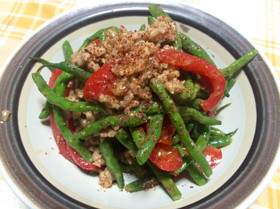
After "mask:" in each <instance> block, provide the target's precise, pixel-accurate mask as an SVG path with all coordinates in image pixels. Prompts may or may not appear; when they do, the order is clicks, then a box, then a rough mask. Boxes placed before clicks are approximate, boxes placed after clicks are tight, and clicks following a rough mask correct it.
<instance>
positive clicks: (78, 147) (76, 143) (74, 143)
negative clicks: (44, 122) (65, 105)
mask: <svg viewBox="0 0 280 209" xmlns="http://www.w3.org/2000/svg"><path fill="white" fill-rule="evenodd" d="M53 113H54V119H55V123H56V126H57V127H58V129H59V131H60V132H61V134H62V136H63V138H64V139H65V141H66V142H67V144H69V145H70V146H71V147H72V148H73V149H74V150H75V151H76V152H78V153H79V154H80V156H81V157H82V158H83V159H84V160H85V161H88V162H90V161H91V160H92V159H91V157H92V153H91V152H90V151H89V150H88V149H87V148H86V147H85V145H84V144H83V143H82V142H81V141H80V140H78V139H75V137H74V135H73V134H72V132H71V130H70V129H69V128H68V127H67V125H66V123H65V120H64V116H63V113H62V111H61V109H60V108H59V107H57V106H53Z"/></svg>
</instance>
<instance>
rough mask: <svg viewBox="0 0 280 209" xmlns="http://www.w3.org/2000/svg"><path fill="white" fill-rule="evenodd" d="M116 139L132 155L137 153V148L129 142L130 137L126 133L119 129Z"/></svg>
mask: <svg viewBox="0 0 280 209" xmlns="http://www.w3.org/2000/svg"><path fill="white" fill-rule="evenodd" d="M116 138H117V139H118V141H119V142H120V143H121V144H122V145H123V146H124V147H125V148H127V149H128V150H131V151H132V152H133V153H136V152H137V147H136V145H135V144H134V142H133V141H132V140H131V139H132V136H131V135H130V134H129V133H128V131H126V130H124V129H121V130H120V131H119V132H118V133H117V135H116Z"/></svg>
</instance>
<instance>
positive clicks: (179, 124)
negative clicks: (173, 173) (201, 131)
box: [149, 78, 212, 176]
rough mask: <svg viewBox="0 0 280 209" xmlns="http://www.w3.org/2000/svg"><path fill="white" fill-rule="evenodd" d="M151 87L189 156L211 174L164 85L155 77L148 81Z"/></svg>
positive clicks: (207, 174)
mask: <svg viewBox="0 0 280 209" xmlns="http://www.w3.org/2000/svg"><path fill="white" fill-rule="evenodd" d="M149 85H150V87H151V89H152V90H153V91H154V93H156V94H157V95H158V96H159V98H160V99H161V100H162V103H163V107H164V109H165V111H166V112H168V113H169V117H170V120H171V123H172V125H173V126H174V127H175V128H176V130H177V132H178V133H179V134H180V140H181V142H182V144H183V145H184V146H185V147H186V148H187V150H188V152H189V153H190V155H191V157H192V158H193V159H194V160H195V161H196V162H197V164H198V165H199V166H200V167H201V169H202V170H203V172H204V173H205V175H206V176H210V175H211V174H212V169H211V167H210V165H209V164H208V162H207V160H206V159H205V157H204V155H203V154H202V152H201V151H200V150H199V149H198V148H197V146H196V145H195V143H194V142H193V140H192V139H191V137H190V135H189V133H188V131H187V129H186V127H185V123H184V121H183V119H182V117H181V115H180V114H179V112H178V111H177V107H176V105H175V103H174V101H173V100H172V98H171V97H170V96H169V95H168V93H167V91H166V89H165V88H164V86H163V85H162V84H161V83H160V82H159V81H158V80H156V79H155V78H153V79H151V80H150V83H149Z"/></svg>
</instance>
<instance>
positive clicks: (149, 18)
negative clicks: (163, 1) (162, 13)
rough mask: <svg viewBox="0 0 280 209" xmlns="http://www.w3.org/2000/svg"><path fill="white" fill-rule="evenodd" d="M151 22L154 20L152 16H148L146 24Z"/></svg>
mask: <svg viewBox="0 0 280 209" xmlns="http://www.w3.org/2000/svg"><path fill="white" fill-rule="evenodd" d="M153 22H155V19H154V17H152V16H148V24H149V25H151V24H153Z"/></svg>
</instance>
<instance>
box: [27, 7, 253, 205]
mask: <svg viewBox="0 0 280 209" xmlns="http://www.w3.org/2000/svg"><path fill="white" fill-rule="evenodd" d="M149 11H150V13H151V16H149V17H148V24H147V25H146V24H143V25H142V26H141V28H139V30H136V31H129V30H127V29H126V28H125V27H124V26H122V25H121V26H119V27H116V26H112V27H108V28H104V29H100V30H99V31H97V32H96V33H94V34H93V35H92V36H90V37H88V38H87V39H86V40H85V41H84V42H83V44H82V46H81V47H80V48H79V49H78V50H77V51H75V52H73V49H72V48H71V45H70V43H69V42H68V41H67V40H66V41H65V42H64V43H63V46H62V50H63V52H64V56H65V60H64V61H62V62H60V63H51V62H49V61H47V60H44V59H42V58H39V57H31V59H32V60H35V61H36V62H40V63H42V66H41V67H40V68H39V69H38V71H37V72H35V73H33V74H32V78H33V80H34V82H35V84H36V85H37V87H38V89H39V91H40V92H41V93H42V95H44V96H45V97H46V99H47V101H46V103H45V105H44V108H43V110H42V112H41V113H40V116H39V118H40V119H46V118H49V120H50V124H51V128H52V131H53V134H54V137H55V141H56V143H57V145H58V148H59V151H60V154H61V155H62V156H63V157H65V158H66V159H67V160H69V161H70V162H72V163H74V164H76V165H77V166H79V167H80V168H82V169H83V170H87V171H88V172H89V173H90V174H92V175H94V176H97V175H98V176H99V184H100V185H101V186H102V187H104V188H109V187H111V186H112V185H113V184H114V182H116V183H117V186H118V187H119V188H120V189H123V188H124V189H125V190H126V191H128V192H137V191H141V190H147V189H149V188H152V187H154V186H156V185H158V184H161V185H162V186H163V188H165V189H166V191H167V193H168V194H169V195H170V197H171V198H172V199H173V200H179V199H180V198H181V192H180V191H179V189H178V188H177V186H176V184H175V182H174V181H173V178H172V177H173V176H177V175H179V174H181V173H183V172H188V174H189V176H190V177H191V179H190V180H192V181H194V182H195V183H196V184H197V185H204V184H206V183H207V181H208V178H209V177H210V176H211V174H212V172H213V171H212V169H213V168H214V167H215V166H217V165H218V163H219V161H220V160H221V159H222V151H221V148H222V147H224V146H227V145H229V144H230V143H231V142H232V136H233V135H234V134H235V132H236V131H237V130H233V131H232V132H231V133H224V132H223V131H222V130H220V129H218V128H217V126H216V125H221V121H220V120H218V119H217V118H216V115H217V114H219V112H220V111H222V110H223V109H224V108H227V107H228V106H229V105H230V104H228V105H225V106H223V107H219V104H220V101H221V100H222V99H223V98H224V97H228V96H229V91H230V89H231V87H232V86H233V85H234V83H235V81H236V78H235V77H234V75H235V73H236V72H237V71H238V70H239V69H241V68H242V67H243V66H244V65H246V64H247V63H248V62H250V61H251V60H252V59H253V58H254V57H255V56H256V55H257V51H256V50H255V49H253V50H251V51H249V52H248V53H247V54H245V55H243V56H242V57H241V58H240V59H238V60H236V61H235V62H233V63H232V64H231V65H229V66H228V67H226V68H223V69H218V68H217V66H216V65H215V63H214V62H213V60H212V59H211V57H210V56H209V55H208V54H207V52H206V51H205V50H204V49H203V48H202V47H200V46H199V45H198V44H197V43H195V42H194V41H193V40H192V39H191V38H190V37H189V36H188V34H183V33H181V32H180V31H178V30H177V26H176V22H174V21H173V20H172V18H171V17H170V16H169V15H168V14H166V13H165V12H164V11H163V10H162V9H161V8H160V7H159V6H157V5H154V4H152V5H150V6H149ZM44 67H47V68H49V69H50V70H51V71H52V75H51V77H50V80H49V83H48V84H47V82H46V81H45V80H44V79H43V77H42V76H41V74H40V72H41V70H42V69H43V68H44ZM214 125H215V127H214ZM123 173H131V174H132V175H137V176H138V177H139V179H138V180H137V181H135V182H131V183H129V184H125V182H124V177H123ZM93 178H94V177H93Z"/></svg>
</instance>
